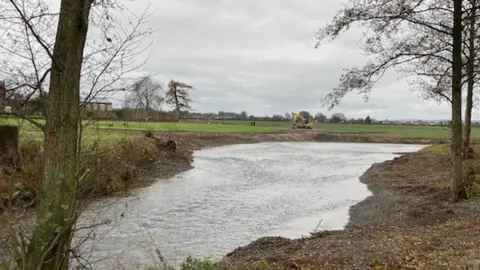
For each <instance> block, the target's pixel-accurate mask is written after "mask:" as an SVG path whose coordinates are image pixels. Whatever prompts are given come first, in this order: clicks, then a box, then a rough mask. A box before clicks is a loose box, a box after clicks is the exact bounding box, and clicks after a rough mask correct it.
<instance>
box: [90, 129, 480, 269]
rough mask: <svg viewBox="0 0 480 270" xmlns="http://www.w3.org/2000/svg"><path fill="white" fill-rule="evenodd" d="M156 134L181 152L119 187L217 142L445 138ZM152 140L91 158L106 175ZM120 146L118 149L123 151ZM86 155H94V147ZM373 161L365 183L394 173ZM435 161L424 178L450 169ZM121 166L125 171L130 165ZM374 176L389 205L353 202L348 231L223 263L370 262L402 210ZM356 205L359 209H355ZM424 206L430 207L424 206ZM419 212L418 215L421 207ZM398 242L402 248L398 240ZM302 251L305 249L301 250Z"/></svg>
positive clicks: (243, 252)
mask: <svg viewBox="0 0 480 270" xmlns="http://www.w3.org/2000/svg"><path fill="white" fill-rule="evenodd" d="M138 134H139V135H140V136H139V138H141V140H145V138H144V136H143V135H142V134H143V133H138ZM155 136H156V137H158V138H161V139H162V140H169V139H173V140H175V141H176V142H177V145H178V150H177V151H178V152H179V153H183V154H182V155H181V156H180V159H178V160H176V159H174V158H173V157H175V155H168V154H164V152H161V155H160V156H158V157H156V158H158V159H156V160H155V162H150V163H146V164H143V165H142V164H140V163H139V165H138V166H134V167H135V169H136V172H137V173H136V175H134V176H131V178H130V180H129V181H128V182H127V183H128V185H126V186H122V189H121V190H124V189H126V190H127V191H128V190H131V189H132V188H135V187H138V186H144V185H148V184H149V183H151V182H153V181H155V180H157V179H159V178H169V177H171V176H173V175H175V174H177V173H180V172H183V171H186V170H188V169H190V168H191V165H190V162H191V159H190V157H191V152H192V151H193V150H198V149H202V148H206V147H215V146H222V145H231V144H242V143H261V142H275V141H276V142H281V141H298V142H300V141H309V142H369V143H412V144H432V143H445V142H447V141H446V140H440V139H430V140H429V139H412V138H405V137H397V136H389V135H377V134H375V135H370V134H334V133H329V134H325V133H319V132H298V133H297V132H289V133H269V134H258V133H255V134H246V133H242V134H236V133H191V132H156V133H155ZM147 141H148V140H147ZM152 143H153V142H152V141H148V143H146V144H145V146H146V147H139V146H141V145H142V144H139V143H138V141H136V142H134V143H130V144H127V145H128V147H123V146H122V147H118V144H117V145H113V146H111V148H110V149H109V150H108V151H112V153H116V154H112V155H109V156H110V157H118V158H113V159H106V160H107V161H109V163H108V164H109V165H108V166H103V164H104V163H103V162H101V161H97V162H96V163H95V164H100V165H102V166H100V167H99V168H104V169H103V170H102V172H103V173H105V175H108V173H110V172H112V171H111V170H110V169H111V168H116V167H120V165H121V166H124V165H125V162H124V161H126V160H127V161H129V163H131V162H132V160H133V159H131V155H132V153H133V152H132V150H133V149H136V150H138V149H143V150H142V151H135V152H137V153H143V154H139V155H135V157H142V156H143V155H144V154H145V153H147V154H148V153H149V149H150V150H152V149H154V150H155V149H156V148H155V147H154V145H153V144H152ZM147 145H149V146H147ZM132 147H133V148H132ZM119 149H121V151H120V150H119ZM108 151H106V152H105V153H109V152H108ZM113 151H119V152H113ZM126 153H128V155H126ZM152 153H154V152H152ZM157 154H158V153H157ZM89 155H93V153H91V154H89ZM410 155H412V154H408V155H407V156H410ZM147 156H148V155H147ZM411 157H412V158H411V160H410V161H409V162H407V163H408V164H410V165H411V166H414V165H416V164H423V165H422V166H424V167H427V168H430V167H431V164H430V165H429V164H428V163H421V162H420V163H419V161H418V159H417V158H416V156H411ZM135 160H136V159H135ZM139 160H143V159H139ZM433 160H437V159H436V157H435V158H433ZM150 161H152V160H150ZM397 161H398V160H397ZM437 161H438V160H437ZM408 164H407V165H408ZM141 165H142V166H141ZM437 165H438V164H437ZM405 166H406V165H405ZM374 167H375V166H374ZM374 167H372V169H370V170H369V172H370V175H369V174H366V175H369V177H366V176H364V177H362V181H365V183H367V184H369V183H368V181H370V180H369V179H377V180H378V179H379V178H381V177H383V176H384V175H387V176H388V175H389V173H392V172H391V170H392V168H389V169H385V170H384V171H382V170H380V169H379V168H377V169H373V168H374ZM437 167H438V168H437ZM437 167H435V168H436V169H433V170H430V169H429V170H428V172H425V174H424V175H425V179H427V178H428V177H429V173H437V172H439V171H441V170H445V169H448V166H445V163H443V165H442V164H440V165H439V166H437ZM126 168H128V166H126ZM402 168H403V169H401V170H403V171H401V173H403V174H405V175H407V174H408V175H410V177H413V176H414V174H413V172H414V170H413V171H411V168H408V166H406V167H402ZM375 170H377V171H375ZM125 172H128V170H127V171H125ZM375 172H380V173H378V174H375ZM396 173H397V172H396ZM119 175H120V174H119ZM375 175H376V176H375ZM391 177H393V176H391ZM391 177H390V176H389V177H387V178H388V179H390V178H391ZM118 179H123V178H118ZM399 179H400V178H399ZM378 181H379V180H378ZM378 181H376V182H375V181H373V182H372V183H370V184H369V188H371V190H372V192H373V193H374V194H375V195H374V196H373V197H372V198H377V197H378V196H382V194H383V196H384V197H385V198H384V199H385V200H386V201H388V200H390V199H391V201H388V202H389V203H388V205H390V206H388V207H386V208H385V209H383V208H381V207H380V206H379V203H383V202H382V199H380V200H374V199H370V200H371V203H365V205H366V206H365V205H364V206H363V207H364V208H362V207H358V208H357V206H355V207H353V208H352V214H351V216H352V218H351V221H350V224H349V226H347V230H346V231H347V233H345V231H342V232H326V233H323V234H317V235H315V236H313V237H312V238H311V239H309V240H288V239H282V238H267V239H260V240H258V241H256V242H254V243H252V244H251V245H249V246H248V247H246V248H242V249H240V250H236V251H234V252H233V253H231V254H229V256H227V258H226V260H225V261H224V262H223V263H224V264H228V265H229V268H228V269H235V268H237V269H249V268H248V267H247V265H248V266H251V265H252V264H253V263H255V262H256V261H258V260H261V259H263V258H265V259H267V260H268V261H269V262H271V263H272V265H273V266H274V267H276V268H277V269H285V265H286V264H285V263H287V264H289V265H290V262H292V265H297V266H299V267H300V266H301V267H302V268H301V269H305V268H307V267H310V269H318V266H317V263H323V262H328V263H329V265H327V266H325V267H320V268H321V269H329V267H330V266H332V267H330V269H338V268H336V267H333V266H334V265H335V263H337V262H345V263H350V262H352V263H357V264H358V265H360V266H364V265H365V263H368V262H373V260H371V258H372V256H373V257H375V256H374V255H375V254H376V253H375V252H376V251H375V250H379V251H382V252H383V251H385V250H388V248H387V247H385V246H382V245H381V244H382V243H380V244H379V243H377V242H375V241H380V240H382V239H383V240H385V241H387V242H388V243H390V245H395V244H396V243H398V242H393V243H391V242H389V240H388V237H387V236H393V235H394V234H395V233H396V231H392V228H391V227H388V225H384V226H383V227H381V228H383V229H385V230H386V229H388V232H384V233H380V234H377V233H376V230H377V226H379V224H383V223H385V221H384V220H383V219H384V218H385V217H387V218H389V217H390V216H391V213H397V212H398V211H402V209H403V208H395V207H397V206H396V204H397V199H396V197H393V196H390V195H391V193H392V192H393V191H390V190H388V189H385V184H378V185H377V183H379V182H378ZM402 181H403V180H401V179H400V180H399V182H398V183H397V184H398V185H399V184H400V183H402ZM375 185H377V186H378V190H377V191H375V190H374V189H375ZM417 187H418V186H415V185H413V184H411V189H412V190H415V189H416V188H417ZM382 192H384V193H382ZM395 192H397V191H395ZM395 192H393V193H395ZM404 192H406V193H408V189H405V190H404ZM395 194H396V193H395ZM398 196H399V197H398V198H403V199H402V200H406V201H405V202H403V206H404V207H405V209H410V210H412V209H417V206H414V207H411V205H410V204H409V203H410V201H409V200H407V199H405V198H404V197H402V196H403V195H398ZM415 196H417V195H415ZM442 196H443V195H442ZM447 196H448V195H447ZM387 197H388V198H387ZM378 198H381V197H378ZM387 199H388V200H387ZM368 200H369V199H367V200H366V201H368ZM386 201H385V202H386ZM417 201H418V202H420V200H417ZM400 205H402V204H400ZM365 207H370V208H371V210H367V211H364V209H366V208H365ZM356 208H357V210H355V209H356ZM420 209H422V208H420ZM426 209H427V210H428V208H426ZM427 210H425V211H424V212H428V211H427ZM355 211H357V214H355V213H354V212H355ZM395 211H397V212H395ZM397 214H398V220H402V218H404V217H403V215H404V214H403V213H402V212H398V213H397ZM355 215H357V216H358V217H357V218H355ZM419 215H421V213H420V214H419ZM355 220H356V222H355ZM362 222H363V223H362ZM368 222H371V223H368ZM385 224H386V223H385ZM391 224H394V223H391ZM479 224H480V223H479ZM362 226H363V227H362ZM402 226H403V225H402ZM399 230H400V231H401V230H404V229H403V227H401V228H400V229H399ZM424 232H425V230H423V232H422V233H424ZM325 235H327V236H325ZM367 235H369V236H370V237H371V239H370V238H367V237H366V236H367ZM400 235H402V234H400ZM325 237H327V238H325ZM328 237H330V238H328ZM382 237H387V238H382ZM315 239H317V240H315ZM325 239H327V240H325ZM323 241H326V242H327V243H326V244H325V243H324V242H323ZM404 241H406V240H404ZM371 245H377V246H378V249H375V247H370V246H371ZM323 246H324V247H323ZM358 246H361V247H358ZM342 247H343V248H346V250H347V251H344V252H346V253H342V254H337V253H338V252H339V251H340V250H341V248H342ZM397 248H401V246H400V247H397ZM302 251H303V253H301V252H302ZM299 252H300V253H299ZM391 252H392V254H400V253H395V252H396V251H395V250H393V251H391ZM359 254H361V256H362V258H357V257H358V256H359ZM363 254H365V255H363ZM372 254H373V255H372ZM312 256H313V257H315V259H313V260H312ZM335 256H336V257H335ZM355 256H356V257H355ZM382 256H383V255H382V254H380V253H379V258H380V261H381V262H388V260H387V259H385V258H386V257H385V258H384V257H382ZM399 256H400V255H399ZM350 258H352V259H350ZM352 260H353V261H352ZM392 260H395V258H393V259H392ZM357 261H358V262H357ZM362 263H363V264H362ZM343 265H345V264H343ZM347 265H350V264H347ZM353 265H355V264H353ZM244 267H246V268H244ZM339 267H340V264H339ZM340 268H341V269H348V267H347V268H343V267H340ZM352 269H356V268H355V267H352ZM449 269H451V268H449Z"/></svg>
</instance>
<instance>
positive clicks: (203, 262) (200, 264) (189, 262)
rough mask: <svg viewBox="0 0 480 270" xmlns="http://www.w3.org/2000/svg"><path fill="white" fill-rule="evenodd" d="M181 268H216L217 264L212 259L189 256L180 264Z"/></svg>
mask: <svg viewBox="0 0 480 270" xmlns="http://www.w3.org/2000/svg"><path fill="white" fill-rule="evenodd" d="M180 269H181V270H215V264H214V263H213V262H212V261H211V260H210V259H208V258H207V259H195V258H192V257H191V256H189V257H188V258H187V259H186V260H185V261H184V262H183V263H182V265H181V266H180Z"/></svg>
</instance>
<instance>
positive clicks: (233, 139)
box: [155, 130, 448, 150]
mask: <svg viewBox="0 0 480 270" xmlns="http://www.w3.org/2000/svg"><path fill="white" fill-rule="evenodd" d="M155 136H156V137H159V138H164V139H169V140H174V141H176V142H177V144H178V145H179V146H180V147H183V148H186V149H188V150H199V149H202V148H206V147H216V146H224V145H231V144H242V143H262V142H352V143H353V142H368V143H399V144H437V143H447V142H448V140H445V139H424V138H409V137H403V136H394V135H387V134H365V133H334V132H320V131H304V130H302V131H291V132H286V131H285V132H274V133H210V132H208V133H207V132H200V133H199V132H167V131H165V132H163V131H162V132H155Z"/></svg>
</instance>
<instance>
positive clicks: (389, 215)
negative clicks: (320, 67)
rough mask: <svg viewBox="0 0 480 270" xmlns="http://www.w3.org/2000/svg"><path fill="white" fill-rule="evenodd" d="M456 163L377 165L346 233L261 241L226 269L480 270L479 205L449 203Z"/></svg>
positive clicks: (437, 158) (426, 160) (427, 160)
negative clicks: (257, 266)
mask: <svg viewBox="0 0 480 270" xmlns="http://www.w3.org/2000/svg"><path fill="white" fill-rule="evenodd" d="M449 163H450V161H449V157H448V155H446V154H445V153H443V152H436V151H429V150H428V149H426V150H422V151H419V152H416V153H409V154H405V155H403V156H401V157H398V158H395V159H394V160H391V161H386V162H383V163H380V164H375V165H373V166H372V167H371V168H370V169H369V170H367V171H366V172H365V173H364V175H363V176H362V177H361V179H360V181H361V182H363V183H365V184H366V185H367V186H368V188H369V189H370V191H371V192H372V193H373V195H372V196H370V197H369V198H367V199H366V200H364V201H362V202H360V203H358V204H356V205H355V206H353V207H352V208H351V209H350V220H349V223H348V224H347V226H346V227H345V229H344V230H339V231H324V232H318V233H315V234H313V235H312V236H311V237H308V238H303V239H295V240H290V239H285V238H281V237H266V238H261V239H258V240H257V241H254V242H252V243H251V244H249V245H247V246H245V247H241V248H238V249H236V250H234V251H233V252H231V253H229V254H227V255H226V256H225V258H224V260H223V261H222V262H220V264H219V265H220V266H221V268H220V269H224V268H225V267H226V268H225V269H250V268H249V267H251V265H253V264H255V263H256V262H258V261H261V260H262V259H265V260H266V261H268V262H269V264H270V266H271V267H272V268H271V269H477V268H476V267H478V266H477V265H478V264H479V263H480V262H479V261H478V260H479V259H480V258H479V257H478V254H480V202H479V201H464V202H461V203H457V204H452V203H450V202H449V200H448V198H449V190H448V184H449V183H448V178H449V168H450V165H449ZM319 218H321V217H319Z"/></svg>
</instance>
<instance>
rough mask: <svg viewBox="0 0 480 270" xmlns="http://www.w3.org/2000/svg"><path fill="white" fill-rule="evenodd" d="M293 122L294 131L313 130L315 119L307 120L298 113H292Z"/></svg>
mask: <svg viewBox="0 0 480 270" xmlns="http://www.w3.org/2000/svg"><path fill="white" fill-rule="evenodd" d="M292 121H293V125H292V128H293V129H296V128H308V129H312V128H313V126H314V123H313V119H307V118H305V117H303V116H302V115H300V114H298V113H296V112H292Z"/></svg>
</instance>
